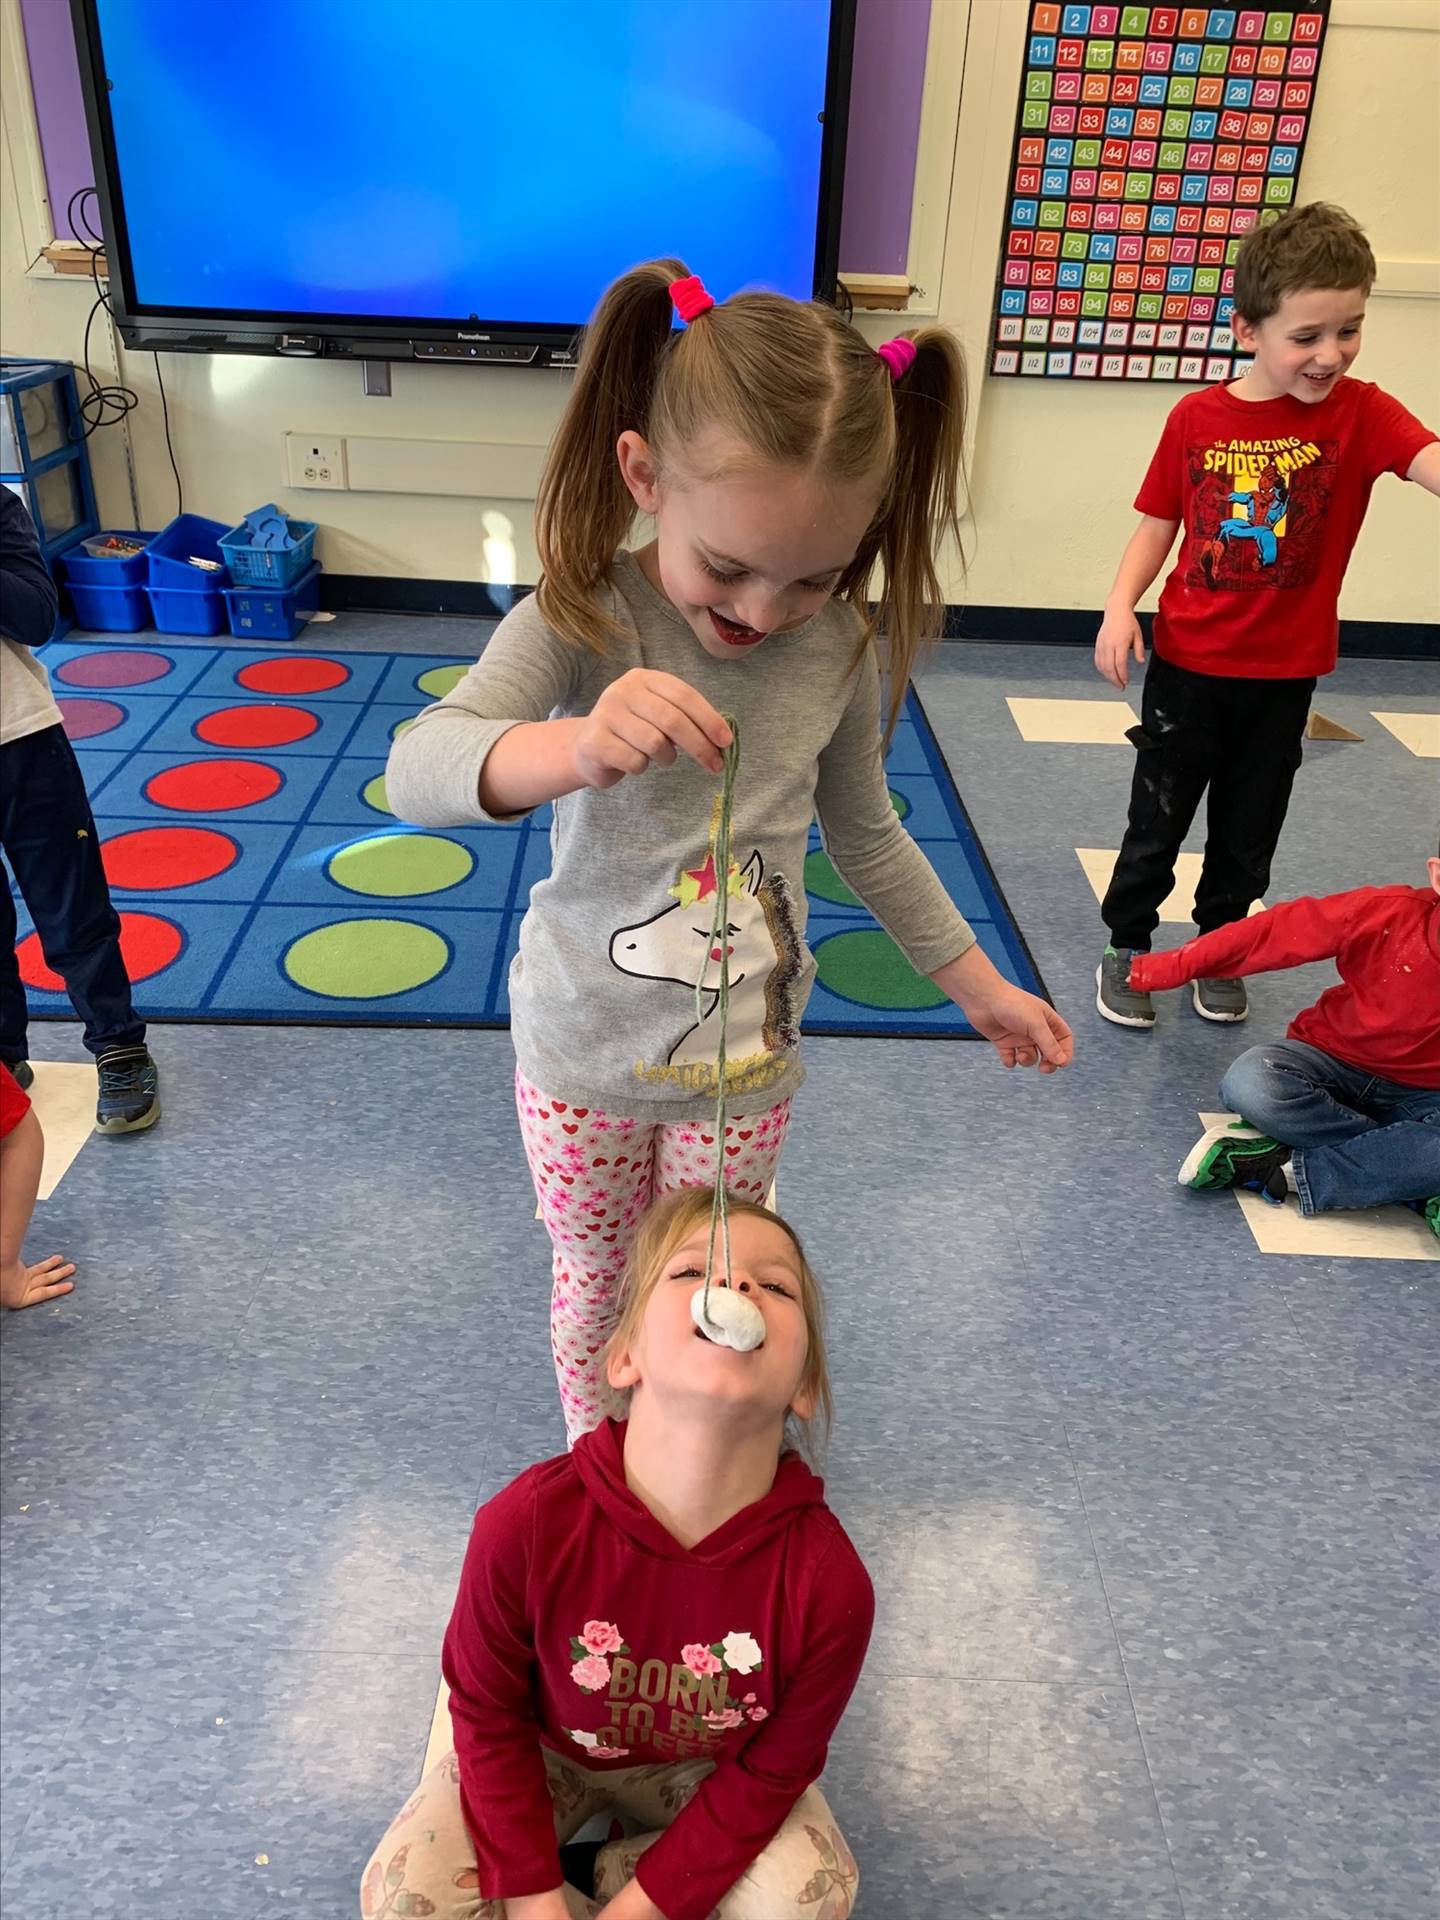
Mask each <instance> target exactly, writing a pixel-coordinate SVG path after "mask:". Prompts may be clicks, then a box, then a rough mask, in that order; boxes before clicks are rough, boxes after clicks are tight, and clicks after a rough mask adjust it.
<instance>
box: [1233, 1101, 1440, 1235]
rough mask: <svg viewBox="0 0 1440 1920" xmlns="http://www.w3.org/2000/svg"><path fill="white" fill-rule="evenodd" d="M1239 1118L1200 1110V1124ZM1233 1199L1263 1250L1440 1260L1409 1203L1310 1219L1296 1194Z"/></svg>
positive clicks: (1422, 1224) (1428, 1232)
mask: <svg viewBox="0 0 1440 1920" xmlns="http://www.w3.org/2000/svg"><path fill="white" fill-rule="evenodd" d="M1235 1118H1237V1116H1236V1115H1235V1114H1233V1113H1202V1114H1201V1115H1200V1124H1201V1126H1202V1127H1218V1126H1220V1125H1222V1124H1223V1123H1225V1122H1227V1121H1230V1120H1234V1119H1235ZM1218 1197H1219V1196H1218V1195H1214V1196H1210V1195H1197V1199H1201V1198H1217V1199H1218ZM1235 1198H1236V1199H1237V1200H1238V1201H1239V1202H1240V1211H1241V1212H1242V1213H1243V1214H1244V1216H1245V1223H1246V1225H1247V1226H1248V1227H1249V1229H1250V1232H1251V1234H1252V1235H1253V1236H1254V1239H1255V1244H1256V1246H1257V1247H1258V1248H1259V1249H1260V1251H1261V1253H1287V1254H1295V1253H1315V1254H1320V1255H1321V1256H1322V1257H1323V1258H1325V1259H1328V1260H1336V1259H1340V1260H1440V1240H1437V1239H1436V1238H1435V1236H1434V1234H1433V1233H1432V1232H1431V1231H1430V1229H1429V1227H1427V1226H1426V1224H1425V1222H1424V1221H1423V1220H1422V1219H1421V1218H1420V1216H1419V1214H1418V1213H1412V1212H1411V1211H1410V1209H1409V1207H1369V1208H1367V1209H1365V1211H1363V1212H1357V1213H1317V1214H1312V1215H1311V1217H1310V1218H1309V1219H1308V1220H1307V1219H1306V1218H1305V1216H1304V1215H1303V1214H1302V1213H1301V1211H1300V1202H1299V1201H1298V1200H1297V1199H1296V1198H1295V1197H1294V1195H1293V1194H1292V1195H1291V1197H1290V1198H1289V1199H1288V1200H1287V1201H1286V1202H1285V1204H1284V1206H1283V1207H1277V1206H1275V1205H1274V1204H1273V1202H1271V1201H1269V1200H1266V1199H1264V1198H1262V1196H1261V1195H1260V1194H1258V1193H1237V1194H1236V1195H1235Z"/></svg>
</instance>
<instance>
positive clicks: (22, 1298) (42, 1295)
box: [0, 1253, 75, 1308]
mask: <svg viewBox="0 0 1440 1920" xmlns="http://www.w3.org/2000/svg"><path fill="white" fill-rule="evenodd" d="M74 1271H75V1262H74V1261H73V1260H67V1259H66V1258H65V1256H64V1254H63V1253H52V1254H51V1255H50V1257H49V1259H48V1260H37V1261H36V1263H35V1265H34V1266H33V1267H27V1266H26V1265H25V1264H24V1262H23V1261H17V1262H16V1264H15V1265H14V1266H13V1267H7V1268H6V1269H5V1271H4V1272H3V1273H0V1306H4V1307H16V1308H19V1307H38V1306H39V1304H40V1302H41V1301H42V1300H53V1299H55V1297H56V1296H57V1295H58V1294H62V1293H73V1292H74V1290H75V1282H74V1281H73V1280H72V1279H71V1278H70V1276H71V1274H72V1273H74Z"/></svg>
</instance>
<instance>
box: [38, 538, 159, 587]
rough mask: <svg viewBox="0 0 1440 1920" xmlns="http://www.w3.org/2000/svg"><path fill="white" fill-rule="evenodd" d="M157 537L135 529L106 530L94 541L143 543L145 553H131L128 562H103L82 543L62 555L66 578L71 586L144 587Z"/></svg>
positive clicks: (104, 560) (103, 560)
mask: <svg viewBox="0 0 1440 1920" xmlns="http://www.w3.org/2000/svg"><path fill="white" fill-rule="evenodd" d="M155 537H156V536H155V535H154V534H153V533H141V532H139V531H138V530H136V529H135V528H132V527H106V529H105V530H104V532H103V533H97V534H92V535H91V538H92V539H93V540H97V541H99V540H143V541H144V542H145V548H146V551H145V552H143V553H135V554H132V555H131V556H130V558H129V559H128V560H113V559H104V558H101V557H98V556H97V555H95V554H93V553H87V552H86V551H85V544H84V542H83V541H82V542H81V543H80V544H79V545H78V546H74V547H71V548H69V549H68V550H67V551H66V552H65V553H64V554H62V555H61V558H60V564H61V566H62V567H63V568H64V570H65V578H66V580H67V581H68V582H69V583H70V585H71V586H82V587H143V586H144V585H145V581H146V578H147V576H148V570H149V564H150V555H149V546H150V542H151V541H152V540H154V539H155Z"/></svg>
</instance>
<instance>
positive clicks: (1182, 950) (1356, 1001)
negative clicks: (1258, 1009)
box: [1130, 887, 1440, 1091]
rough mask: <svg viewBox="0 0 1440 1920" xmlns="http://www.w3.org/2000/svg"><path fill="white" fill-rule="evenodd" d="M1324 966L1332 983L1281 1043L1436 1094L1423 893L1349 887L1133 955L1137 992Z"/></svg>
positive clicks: (1437, 1065) (1433, 946) (1429, 936)
mask: <svg viewBox="0 0 1440 1920" xmlns="http://www.w3.org/2000/svg"><path fill="white" fill-rule="evenodd" d="M1309 960H1334V962H1335V965H1336V968H1337V970H1338V971H1339V974H1340V984H1339V985H1338V986H1334V987H1327V988H1326V989H1325V991H1324V993H1322V994H1321V996H1320V998H1319V999H1318V1000H1317V1001H1316V1002H1315V1004H1314V1006H1313V1007H1306V1009H1305V1010H1304V1012H1303V1013H1297V1014H1296V1016H1295V1018H1294V1019H1293V1020H1292V1021H1291V1022H1290V1027H1289V1037H1290V1038H1291V1039H1292V1040H1303V1041H1305V1042H1306V1044H1307V1045H1309V1046H1312V1047H1319V1048H1320V1049H1321V1050H1322V1052H1325V1053H1330V1054H1333V1055H1334V1056H1335V1058H1336V1059H1337V1060H1343V1061H1345V1062H1346V1064H1347V1065H1348V1066H1352V1067H1362V1068H1364V1069H1366V1070H1367V1071H1368V1072H1370V1073H1378V1074H1379V1075H1380V1076H1381V1078H1382V1079H1385V1080H1396V1081H1399V1083H1400V1084H1401V1085H1402V1086H1407V1087H1424V1088H1425V1089H1426V1090H1427V1091H1428V1090H1430V1089H1436V1090H1440V897H1437V896H1436V895H1435V894H1434V893H1432V892H1431V890H1430V888H1429V887H1357V888H1356V889H1355V890H1354V892H1353V893H1331V894H1327V895H1326V896H1325V897H1324V899H1321V900H1314V899H1308V898H1307V899H1303V900H1290V901H1287V902H1285V903H1284V905H1282V906H1278V907H1271V908H1270V909H1269V910H1268V911H1267V912H1265V913H1257V914H1254V915H1252V916H1251V918H1250V919H1248V920H1236V921H1233V922H1232V923H1231V924H1230V925H1229V926H1225V927H1218V928H1217V929H1216V930H1215V932H1214V933H1207V934H1202V935H1201V937H1200V938H1199V939H1198V940H1189V941H1187V942H1186V944H1185V945H1184V946H1183V947H1176V948H1175V949H1174V950H1173V951H1172V952H1170V953H1147V954H1137V955H1136V956H1135V958H1134V959H1133V960H1132V961H1131V962H1130V984H1131V985H1132V986H1133V987H1137V988H1138V989H1139V990H1140V991H1141V992H1142V993H1149V992H1150V991H1151V990H1152V989H1156V988H1163V987H1179V986H1183V985H1184V983H1185V982H1186V981H1187V980H1198V979H1217V978H1219V979H1228V978H1230V977H1231V976H1233V975H1236V974H1245V973H1269V972H1272V971H1273V970H1275V969H1277V968H1280V967H1302V966H1304V965H1305V963H1306V962H1307V961H1309Z"/></svg>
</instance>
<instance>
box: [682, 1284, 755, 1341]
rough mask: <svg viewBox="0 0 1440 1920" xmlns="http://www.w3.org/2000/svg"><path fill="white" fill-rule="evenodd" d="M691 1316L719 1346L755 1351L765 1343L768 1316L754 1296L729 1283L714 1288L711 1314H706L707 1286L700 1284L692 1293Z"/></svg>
mask: <svg viewBox="0 0 1440 1920" xmlns="http://www.w3.org/2000/svg"><path fill="white" fill-rule="evenodd" d="M690 1318H691V1319H692V1320H693V1321H694V1322H695V1324H696V1326H697V1327H699V1329H700V1331H701V1332H702V1333H703V1334H704V1335H705V1338H706V1339H707V1340H713V1341H714V1342H715V1345H716V1346H717V1347H733V1349H734V1350H735V1352H736V1353H751V1352H753V1351H754V1349H755V1348H756V1347H758V1346H761V1345H762V1344H763V1343H764V1339H765V1316H764V1314H763V1313H761V1311H760V1309H759V1308H758V1307H757V1306H756V1305H755V1302H754V1301H753V1300H747V1299H746V1298H745V1296H744V1294H743V1293H732V1292H731V1291H730V1289H729V1287H714V1286H712V1287H711V1289H710V1316H709V1318H708V1319H707V1318H706V1316H705V1289H704V1288H703V1287H697V1288H696V1290H695V1292H694V1293H692V1294H691V1296H690Z"/></svg>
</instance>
